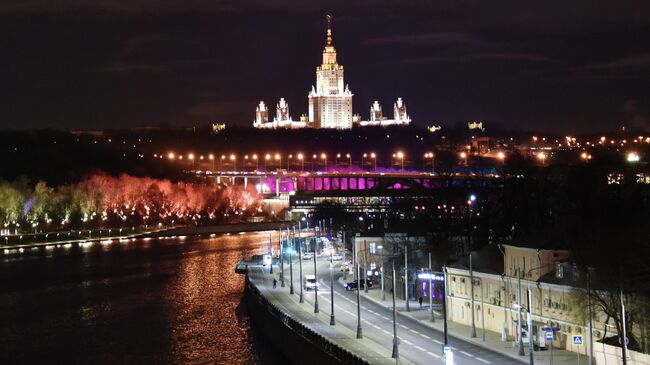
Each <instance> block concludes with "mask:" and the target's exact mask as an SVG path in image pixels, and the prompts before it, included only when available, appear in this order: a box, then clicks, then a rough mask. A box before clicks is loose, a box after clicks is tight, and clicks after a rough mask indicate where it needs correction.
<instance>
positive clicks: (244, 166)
mask: <svg viewBox="0 0 650 365" xmlns="http://www.w3.org/2000/svg"><path fill="white" fill-rule="evenodd" d="M247 160H248V155H244V160H243V161H242V167H241V169H242V171H244V172H246V161H247Z"/></svg>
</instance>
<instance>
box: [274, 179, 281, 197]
mask: <svg viewBox="0 0 650 365" xmlns="http://www.w3.org/2000/svg"><path fill="white" fill-rule="evenodd" d="M275 196H280V178H279V177H278V178H277V179H275Z"/></svg>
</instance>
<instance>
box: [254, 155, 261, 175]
mask: <svg viewBox="0 0 650 365" xmlns="http://www.w3.org/2000/svg"><path fill="white" fill-rule="evenodd" d="M253 160H255V171H257V170H259V169H260V162H259V161H258V160H257V154H253Z"/></svg>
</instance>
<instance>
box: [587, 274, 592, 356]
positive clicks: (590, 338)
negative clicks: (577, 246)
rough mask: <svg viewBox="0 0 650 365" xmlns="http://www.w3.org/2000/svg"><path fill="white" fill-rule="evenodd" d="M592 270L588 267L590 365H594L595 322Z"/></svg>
mask: <svg viewBox="0 0 650 365" xmlns="http://www.w3.org/2000/svg"><path fill="white" fill-rule="evenodd" d="M589 274H590V270H589V267H587V313H588V315H589V363H588V364H589V365H593V363H594V359H593V358H594V328H593V321H592V316H591V288H590V280H591V277H590V276H589Z"/></svg>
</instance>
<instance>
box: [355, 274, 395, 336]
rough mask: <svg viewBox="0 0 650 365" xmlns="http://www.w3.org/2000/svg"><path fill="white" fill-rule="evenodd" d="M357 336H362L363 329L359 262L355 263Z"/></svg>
mask: <svg viewBox="0 0 650 365" xmlns="http://www.w3.org/2000/svg"><path fill="white" fill-rule="evenodd" d="M393 307H395V306H393ZM357 338H363V330H362V329H361V278H360V277H359V264H357Z"/></svg>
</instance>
